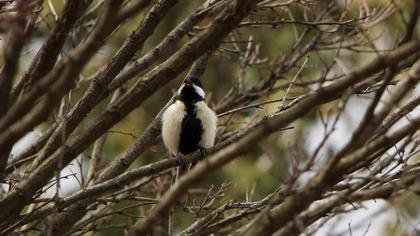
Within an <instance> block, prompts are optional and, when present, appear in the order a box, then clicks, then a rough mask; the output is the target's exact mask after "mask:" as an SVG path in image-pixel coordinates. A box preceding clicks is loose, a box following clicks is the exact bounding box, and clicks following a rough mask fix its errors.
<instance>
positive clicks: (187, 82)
mask: <svg viewBox="0 0 420 236" xmlns="http://www.w3.org/2000/svg"><path fill="white" fill-rule="evenodd" d="M184 84H186V85H187V86H189V87H191V86H192V85H193V82H192V81H191V80H190V79H186V80H185V81H184Z"/></svg>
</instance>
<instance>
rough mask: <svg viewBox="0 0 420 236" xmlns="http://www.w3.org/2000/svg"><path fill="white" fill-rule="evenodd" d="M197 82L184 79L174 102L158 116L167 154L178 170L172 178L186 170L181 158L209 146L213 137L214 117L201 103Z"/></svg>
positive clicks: (202, 99) (202, 98)
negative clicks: (172, 158)
mask: <svg viewBox="0 0 420 236" xmlns="http://www.w3.org/2000/svg"><path fill="white" fill-rule="evenodd" d="M204 99H205V93H204V90H203V86H202V84H201V82H200V79H199V78H198V77H196V76H189V77H187V78H186V79H185V80H184V82H183V84H182V85H181V87H180V88H179V90H178V91H177V93H176V97H175V102H174V103H173V104H172V105H170V106H169V107H168V108H167V109H166V110H165V111H164V113H163V114H162V139H163V143H164V145H165V147H166V148H167V149H168V151H169V155H170V156H172V157H174V158H176V159H177V161H178V163H179V165H180V167H179V168H178V171H177V175H176V179H178V178H179V177H180V176H181V175H182V174H183V173H184V172H185V171H186V170H187V165H186V164H185V162H184V161H183V160H182V156H183V155H187V154H189V153H192V152H194V151H197V150H200V151H201V152H202V155H203V156H204V155H205V153H206V152H205V150H206V149H208V148H210V147H212V146H213V144H214V140H215V137H216V126H217V116H216V114H215V112H214V111H213V110H212V109H210V108H209V107H208V106H207V104H206V102H205V100H204Z"/></svg>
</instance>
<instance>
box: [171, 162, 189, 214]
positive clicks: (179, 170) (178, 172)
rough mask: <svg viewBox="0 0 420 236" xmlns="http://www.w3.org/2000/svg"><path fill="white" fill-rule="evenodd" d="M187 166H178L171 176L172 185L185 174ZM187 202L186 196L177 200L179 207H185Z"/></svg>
mask: <svg viewBox="0 0 420 236" xmlns="http://www.w3.org/2000/svg"><path fill="white" fill-rule="evenodd" d="M187 170H188V168H187V166H179V167H177V168H176V171H175V172H176V173H175V174H174V175H173V176H172V185H174V184H175V183H176V182H177V181H179V179H180V178H181V177H182V176H183V175H184V174H185V173H186V172H187ZM187 201H188V194H187V193H186V194H184V195H183V196H182V197H180V198H179V200H178V205H180V206H181V207H186V205H187Z"/></svg>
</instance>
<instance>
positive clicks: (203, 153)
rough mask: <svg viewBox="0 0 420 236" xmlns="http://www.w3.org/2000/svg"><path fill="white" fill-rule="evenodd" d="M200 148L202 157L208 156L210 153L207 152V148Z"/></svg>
mask: <svg viewBox="0 0 420 236" xmlns="http://www.w3.org/2000/svg"><path fill="white" fill-rule="evenodd" d="M198 150H199V151H200V154H201V159H204V157H206V156H207V155H208V154H209V153H208V152H207V149H205V148H203V147H199V148H198Z"/></svg>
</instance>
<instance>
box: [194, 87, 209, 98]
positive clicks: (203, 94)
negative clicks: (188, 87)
mask: <svg viewBox="0 0 420 236" xmlns="http://www.w3.org/2000/svg"><path fill="white" fill-rule="evenodd" d="M193 87H194V90H195V91H196V92H197V94H198V95H200V97H202V98H205V96H206V94H205V93H204V90H203V89H202V88H200V87H198V86H197V85H195V84H193Z"/></svg>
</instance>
